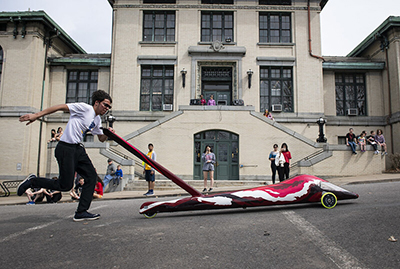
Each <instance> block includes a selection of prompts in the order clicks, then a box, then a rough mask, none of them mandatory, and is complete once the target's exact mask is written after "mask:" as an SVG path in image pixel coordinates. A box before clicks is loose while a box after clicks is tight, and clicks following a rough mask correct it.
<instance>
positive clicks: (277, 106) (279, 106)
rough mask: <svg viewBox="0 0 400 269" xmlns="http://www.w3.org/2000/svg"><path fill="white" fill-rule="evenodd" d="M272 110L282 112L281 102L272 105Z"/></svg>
mask: <svg viewBox="0 0 400 269" xmlns="http://www.w3.org/2000/svg"><path fill="white" fill-rule="evenodd" d="M272 111H273V112H282V105H281V104H275V105H272Z"/></svg>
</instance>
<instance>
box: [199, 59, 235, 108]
mask: <svg viewBox="0 0 400 269" xmlns="http://www.w3.org/2000/svg"><path fill="white" fill-rule="evenodd" d="M201 85H202V94H203V95H204V98H205V99H206V100H207V102H208V100H209V99H210V96H211V95H213V97H214V100H215V102H216V105H223V106H228V105H231V103H232V67H202V72H201Z"/></svg>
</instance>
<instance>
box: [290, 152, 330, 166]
mask: <svg viewBox="0 0 400 269" xmlns="http://www.w3.org/2000/svg"><path fill="white" fill-rule="evenodd" d="M322 152H324V149H321V150H319V151H316V152H313V153H311V154H310V155H308V156H306V157H304V158H302V159H300V160H298V161H297V162H294V163H293V164H292V165H291V167H297V166H299V163H300V162H301V161H307V160H309V159H312V158H314V157H315V156H317V155H319V154H321V153H322Z"/></svg>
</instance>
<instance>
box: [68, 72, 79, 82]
mask: <svg viewBox="0 0 400 269" xmlns="http://www.w3.org/2000/svg"><path fill="white" fill-rule="evenodd" d="M77 78H78V72H69V80H76V79H77Z"/></svg>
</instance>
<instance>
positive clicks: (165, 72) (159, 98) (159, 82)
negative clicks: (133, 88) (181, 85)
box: [140, 65, 174, 111]
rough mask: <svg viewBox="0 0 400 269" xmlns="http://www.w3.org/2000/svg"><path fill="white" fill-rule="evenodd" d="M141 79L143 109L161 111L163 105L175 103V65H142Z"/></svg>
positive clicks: (141, 103) (141, 107)
mask: <svg viewBox="0 0 400 269" xmlns="http://www.w3.org/2000/svg"><path fill="white" fill-rule="evenodd" d="M141 79H142V81H141V87H140V110H141V111H161V110H163V105H167V104H171V105H172V104H173V98H174V66H173V65H149V66H148V65H142V77H141Z"/></svg>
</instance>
